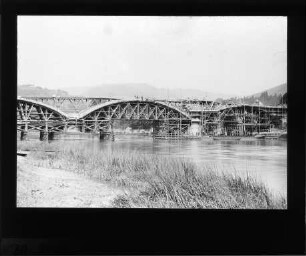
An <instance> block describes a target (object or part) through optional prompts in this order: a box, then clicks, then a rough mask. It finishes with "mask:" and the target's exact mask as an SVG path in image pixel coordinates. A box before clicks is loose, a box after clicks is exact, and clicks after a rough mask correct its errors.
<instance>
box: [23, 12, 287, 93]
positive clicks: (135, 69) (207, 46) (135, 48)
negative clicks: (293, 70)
mask: <svg viewBox="0 0 306 256" xmlns="http://www.w3.org/2000/svg"><path fill="white" fill-rule="evenodd" d="M286 63H287V19H286V18H285V17H120V16H108V17H107V16H104V17H93V16H92V17H89V16H87V17H86V16H79V17H77V16H74V17H72V16H66V17H64V16H45V17H43V16H19V17H18V84H19V85H21V84H35V85H38V86H42V87H46V88H50V89H62V88H65V87H73V86H76V87H84V86H96V85H100V84H106V83H107V84H109V83H147V84H150V85H152V86H155V87H160V88H194V89H202V90H204V91H210V92H222V93H230V94H233V93H234V94H239V95H243V94H244V95H248V94H252V93H257V92H259V91H262V90H265V89H267V88H270V87H273V86H276V85H279V84H282V83H285V82H286V81H287V64H286Z"/></svg>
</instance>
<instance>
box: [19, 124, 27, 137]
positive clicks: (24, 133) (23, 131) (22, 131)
mask: <svg viewBox="0 0 306 256" xmlns="http://www.w3.org/2000/svg"><path fill="white" fill-rule="evenodd" d="M27 139H28V124H25V125H24V126H22V130H21V132H20V140H27Z"/></svg>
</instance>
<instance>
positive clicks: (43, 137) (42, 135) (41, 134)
mask: <svg viewBox="0 0 306 256" xmlns="http://www.w3.org/2000/svg"><path fill="white" fill-rule="evenodd" d="M39 139H40V140H41V141H46V140H48V132H47V131H40V132H39Z"/></svg>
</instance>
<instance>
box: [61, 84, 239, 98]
mask: <svg viewBox="0 0 306 256" xmlns="http://www.w3.org/2000/svg"><path fill="white" fill-rule="evenodd" d="M203 87H204V86H203ZM204 88H205V87H204ZM65 90H67V91H69V92H70V93H71V94H73V95H82V96H87V97H112V98H123V99H124V98H134V97H135V96H138V97H143V98H155V99H181V98H185V99H187V98H190V99H208V100H215V99H217V98H220V97H222V98H225V99H226V98H230V97H233V96H234V95H227V94H224V93H212V92H206V91H204V90H200V89H192V88H191V89H180V88H177V89H166V88H157V87H154V86H152V85H149V84H145V83H122V84H101V85H99V86H93V87H83V88H65Z"/></svg>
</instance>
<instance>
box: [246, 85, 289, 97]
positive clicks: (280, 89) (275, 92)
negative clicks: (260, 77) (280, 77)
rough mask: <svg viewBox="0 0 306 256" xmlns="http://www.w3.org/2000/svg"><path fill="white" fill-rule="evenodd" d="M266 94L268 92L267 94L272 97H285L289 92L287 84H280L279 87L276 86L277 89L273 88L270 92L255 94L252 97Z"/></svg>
mask: <svg viewBox="0 0 306 256" xmlns="http://www.w3.org/2000/svg"><path fill="white" fill-rule="evenodd" d="M264 92H267V94H268V95H270V96H273V95H279V94H281V95H283V94H285V93H286V92H287V83H284V84H280V85H278V86H275V87H272V88H270V89H268V90H265V91H262V92H259V93H256V94H253V95H251V96H254V97H259V96H260V95H261V94H262V93H264Z"/></svg>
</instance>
